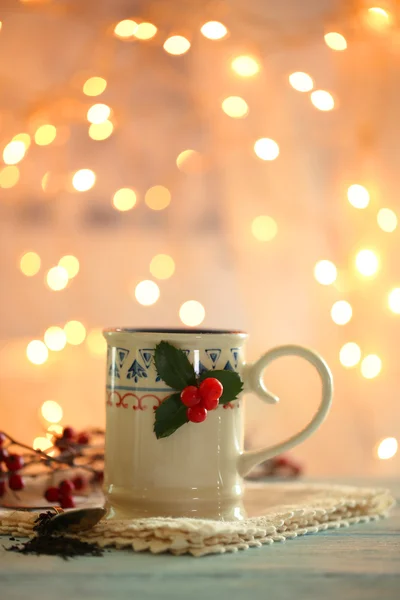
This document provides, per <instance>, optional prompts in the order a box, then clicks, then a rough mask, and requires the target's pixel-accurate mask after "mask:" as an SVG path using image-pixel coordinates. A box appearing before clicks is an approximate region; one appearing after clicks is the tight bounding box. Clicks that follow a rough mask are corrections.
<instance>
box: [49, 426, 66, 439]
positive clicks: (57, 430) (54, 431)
mask: <svg viewBox="0 0 400 600" xmlns="http://www.w3.org/2000/svg"><path fill="white" fill-rule="evenodd" d="M63 431H64V427H63V426H62V425H58V424H57V423H53V424H52V425H49V426H48V428H47V433H46V437H47V439H48V440H53V439H54V436H55V435H57V436H58V435H61V434H62V432H63Z"/></svg>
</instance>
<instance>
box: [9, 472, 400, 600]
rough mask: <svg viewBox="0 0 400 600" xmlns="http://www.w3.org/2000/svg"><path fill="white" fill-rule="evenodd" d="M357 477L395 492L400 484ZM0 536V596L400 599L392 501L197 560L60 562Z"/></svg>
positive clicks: (398, 533) (138, 557)
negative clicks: (322, 529) (343, 521)
mask: <svg viewBox="0 0 400 600" xmlns="http://www.w3.org/2000/svg"><path fill="white" fill-rule="evenodd" d="M352 483H354V482H352ZM360 483H361V484H362V485H368V486H371V487H372V486H377V487H389V488H390V489H391V490H392V491H393V493H394V495H395V496H396V497H397V499H399V498H400V482H393V481H391V482H390V481H389V482H388V481H363V482H360ZM0 540H1V541H0V545H1V548H0V598H1V600H92V599H93V600H128V599H129V600H130V599H136V598H137V599H138V600H148V599H158V598H165V599H171V600H177V599H180V598H182V599H183V598H184V599H185V600H186V599H188V600H196V599H199V600H200V599H202V600H203V599H204V598H207V599H209V600H214V599H216V598H218V599H219V600H225V599H229V600H236V599H240V600H249V599H250V596H253V597H257V598H259V599H261V598H263V599H264V598H266V599H268V600H310V599H311V598H312V599H314V598H315V599H317V600H338V599H339V600H358V599H360V600H361V599H362V600H375V599H377V600H378V599H379V600H392V599H393V600H395V599H396V600H399V599H400V510H399V508H398V507H395V509H393V512H392V514H391V517H390V518H389V519H386V520H382V521H379V522H377V523H370V524H366V525H357V526H353V527H350V528H349V529H340V530H337V531H331V532H326V533H319V534H317V535H310V536H306V537H304V538H299V539H297V540H289V541H287V542H286V543H284V544H279V543H276V544H273V545H272V546H264V547H263V548H260V549H251V550H247V551H246V552H238V553H237V554H226V555H222V556H207V557H204V558H199V559H196V558H193V557H189V556H182V557H175V556H170V555H158V556H154V555H149V554H134V553H132V552H128V551H114V550H113V551H111V552H109V553H106V554H105V556H104V557H103V558H79V559H73V560H69V561H68V562H65V561H63V560H62V559H60V558H57V557H48V556H40V557H37V556H24V555H19V554H15V553H12V552H5V550H4V549H3V547H2V546H3V545H5V546H7V545H11V544H12V543H13V542H10V541H9V540H8V538H0Z"/></svg>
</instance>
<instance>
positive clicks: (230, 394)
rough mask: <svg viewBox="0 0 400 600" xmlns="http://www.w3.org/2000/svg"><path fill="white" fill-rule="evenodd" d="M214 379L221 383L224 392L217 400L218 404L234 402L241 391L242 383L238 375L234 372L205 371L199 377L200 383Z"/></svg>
mask: <svg viewBox="0 0 400 600" xmlns="http://www.w3.org/2000/svg"><path fill="white" fill-rule="evenodd" d="M209 377H215V379H218V381H220V382H221V383H222V386H223V388H224V391H223V392H222V396H221V398H220V399H219V403H220V404H227V403H228V402H232V400H235V399H236V398H237V397H238V395H239V394H240V392H241V391H242V390H243V381H242V380H241V379H240V375H239V373H236V372H234V371H205V372H204V373H202V374H201V375H200V378H199V379H200V381H204V379H208V378H209Z"/></svg>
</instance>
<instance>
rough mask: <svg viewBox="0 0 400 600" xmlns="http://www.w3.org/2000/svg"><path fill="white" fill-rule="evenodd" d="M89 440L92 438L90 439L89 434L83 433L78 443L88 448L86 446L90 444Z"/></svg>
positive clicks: (79, 436)
mask: <svg viewBox="0 0 400 600" xmlns="http://www.w3.org/2000/svg"><path fill="white" fill-rule="evenodd" d="M89 440H90V438H89V436H88V434H87V433H85V432H82V433H80V434H79V435H78V439H77V442H78V444H82V446H86V444H88V443H89Z"/></svg>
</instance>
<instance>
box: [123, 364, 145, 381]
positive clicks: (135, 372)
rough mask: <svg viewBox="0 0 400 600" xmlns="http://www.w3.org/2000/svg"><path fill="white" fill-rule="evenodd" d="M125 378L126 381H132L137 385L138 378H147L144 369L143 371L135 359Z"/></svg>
mask: <svg viewBox="0 0 400 600" xmlns="http://www.w3.org/2000/svg"><path fill="white" fill-rule="evenodd" d="M126 377H127V379H133V380H134V382H135V383H137V382H138V381H139V378H140V377H147V373H146V369H144V368H143V367H142V366H141V365H140V364H139V363H138V361H137V360H136V359H135V360H134V361H133V363H132V364H131V366H130V368H129V369H128V373H127V374H126Z"/></svg>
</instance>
